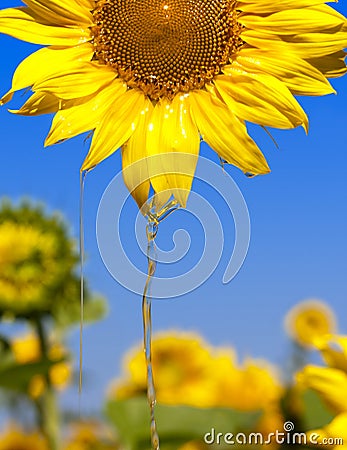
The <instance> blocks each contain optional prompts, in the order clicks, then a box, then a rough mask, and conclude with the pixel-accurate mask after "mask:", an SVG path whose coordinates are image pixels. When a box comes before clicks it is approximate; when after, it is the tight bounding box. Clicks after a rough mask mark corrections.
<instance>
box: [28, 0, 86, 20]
mask: <svg viewBox="0 0 347 450" xmlns="http://www.w3.org/2000/svg"><path fill="white" fill-rule="evenodd" d="M23 1H24V3H25V4H26V5H27V6H29V8H30V9H31V11H33V12H34V13H35V14H37V15H38V16H40V17H41V18H42V19H43V20H44V21H45V22H46V21H49V22H50V23H51V24H52V25H53V24H54V25H60V26H71V25H72V26H74V25H76V24H83V25H86V26H90V25H92V23H93V22H92V14H91V12H90V10H91V9H92V6H91V5H89V7H86V6H84V7H83V6H81V5H80V4H79V3H77V2H73V1H71V0H23Z"/></svg>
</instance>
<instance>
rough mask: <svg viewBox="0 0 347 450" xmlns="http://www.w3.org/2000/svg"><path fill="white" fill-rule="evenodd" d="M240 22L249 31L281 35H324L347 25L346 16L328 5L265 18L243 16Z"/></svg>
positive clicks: (251, 15) (277, 13)
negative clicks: (317, 33) (328, 31)
mask: <svg viewBox="0 0 347 450" xmlns="http://www.w3.org/2000/svg"><path fill="white" fill-rule="evenodd" d="M238 21H239V22H240V23H241V24H242V25H244V26H245V27H247V28H249V29H255V30H257V31H264V32H268V33H269V32H270V33H274V34H280V35H284V34H289V35H292V34H305V33H314V32H320V33H322V32H324V31H327V30H329V29H332V28H341V27H342V26H343V25H344V24H345V23H346V19H345V18H344V16H342V15H341V14H339V13H338V12H336V11H335V10H334V9H332V8H330V7H329V6H327V5H320V6H318V7H314V8H301V9H287V10H283V11H279V12H276V13H274V14H270V15H268V16H265V17H264V16H257V15H255V14H241V15H240V16H239V18H238Z"/></svg>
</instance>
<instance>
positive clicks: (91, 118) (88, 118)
mask: <svg viewBox="0 0 347 450" xmlns="http://www.w3.org/2000/svg"><path fill="white" fill-rule="evenodd" d="M124 92H126V85H125V84H124V83H123V82H122V81H120V80H119V79H116V80H114V81H113V83H111V84H110V85H109V86H107V87H106V88H104V89H102V90H101V91H100V92H98V93H97V94H94V95H92V96H91V97H90V98H89V99H88V100H87V101H86V102H82V103H80V104H77V105H74V103H73V102H71V101H70V103H71V106H70V107H68V108H64V109H61V110H60V111H58V112H57V114H56V115H55V116H54V118H53V122H52V126H51V129H50V131H49V134H48V136H47V138H46V141H45V146H48V145H52V144H56V143H57V142H60V141H63V140H65V139H70V138H72V137H74V136H77V135H78V134H81V133H84V132H86V131H89V130H93V129H95V128H96V127H97V126H98V125H99V124H100V122H101V120H102V118H103V116H104V114H105V113H106V110H107V108H109V107H110V106H111V104H112V102H113V100H114V99H115V98H117V97H118V96H119V95H121V94H123V93H124Z"/></svg>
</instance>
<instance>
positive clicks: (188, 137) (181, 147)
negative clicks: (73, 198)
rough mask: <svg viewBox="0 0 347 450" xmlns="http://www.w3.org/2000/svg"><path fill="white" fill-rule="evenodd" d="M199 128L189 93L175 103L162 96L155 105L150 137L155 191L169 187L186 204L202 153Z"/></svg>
mask: <svg viewBox="0 0 347 450" xmlns="http://www.w3.org/2000/svg"><path fill="white" fill-rule="evenodd" d="M199 147H200V140H199V133H198V130H197V128H196V126H195V124H194V122H193V120H192V118H191V115H190V108H189V101H188V96H187V95H176V96H175V97H174V99H173V101H172V102H169V101H168V100H167V99H162V100H161V101H160V102H159V103H158V104H157V105H156V106H155V108H154V111H153V114H152V117H151V121H150V124H149V128H148V132H147V140H146V150H147V155H148V156H152V158H149V159H148V167H149V172H150V177H151V183H152V186H153V188H154V190H155V191H156V192H157V193H160V192H162V191H165V190H169V192H171V194H172V195H173V196H174V197H175V198H176V199H177V201H178V202H179V203H180V204H181V206H183V207H185V205H186V202H187V199H188V195H189V192H190V189H191V185H192V181H193V177H194V173H195V168H196V163H197V159H198V154H199Z"/></svg>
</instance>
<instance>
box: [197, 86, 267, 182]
mask: <svg viewBox="0 0 347 450" xmlns="http://www.w3.org/2000/svg"><path fill="white" fill-rule="evenodd" d="M189 98H190V103H191V110H192V116H193V119H194V122H195V123H196V126H197V127H198V129H199V131H200V134H201V135H202V137H203V139H204V140H205V141H206V142H207V143H208V144H209V145H210V147H212V149H213V150H215V151H216V152H217V153H218V154H219V155H220V156H221V157H222V158H223V159H224V160H225V161H227V162H228V163H231V164H234V165H235V166H237V167H239V168H240V169H241V170H243V171H244V172H249V173H252V174H262V173H268V172H270V170H269V167H268V165H267V162H266V160H265V158H264V156H263V154H262V153H261V151H260V150H259V148H258V147H257V145H256V144H255V142H254V141H253V140H252V139H251V138H250V137H249V136H248V134H247V130H246V126H245V124H244V123H243V122H241V121H240V120H238V119H237V118H236V117H235V116H234V115H233V113H232V112H231V111H230V110H228V108H227V107H226V105H225V104H223V103H222V102H220V101H218V100H217V99H216V98H212V96H211V95H210V94H209V93H208V92H204V91H202V90H201V91H192V92H191V93H190V95H189Z"/></svg>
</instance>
